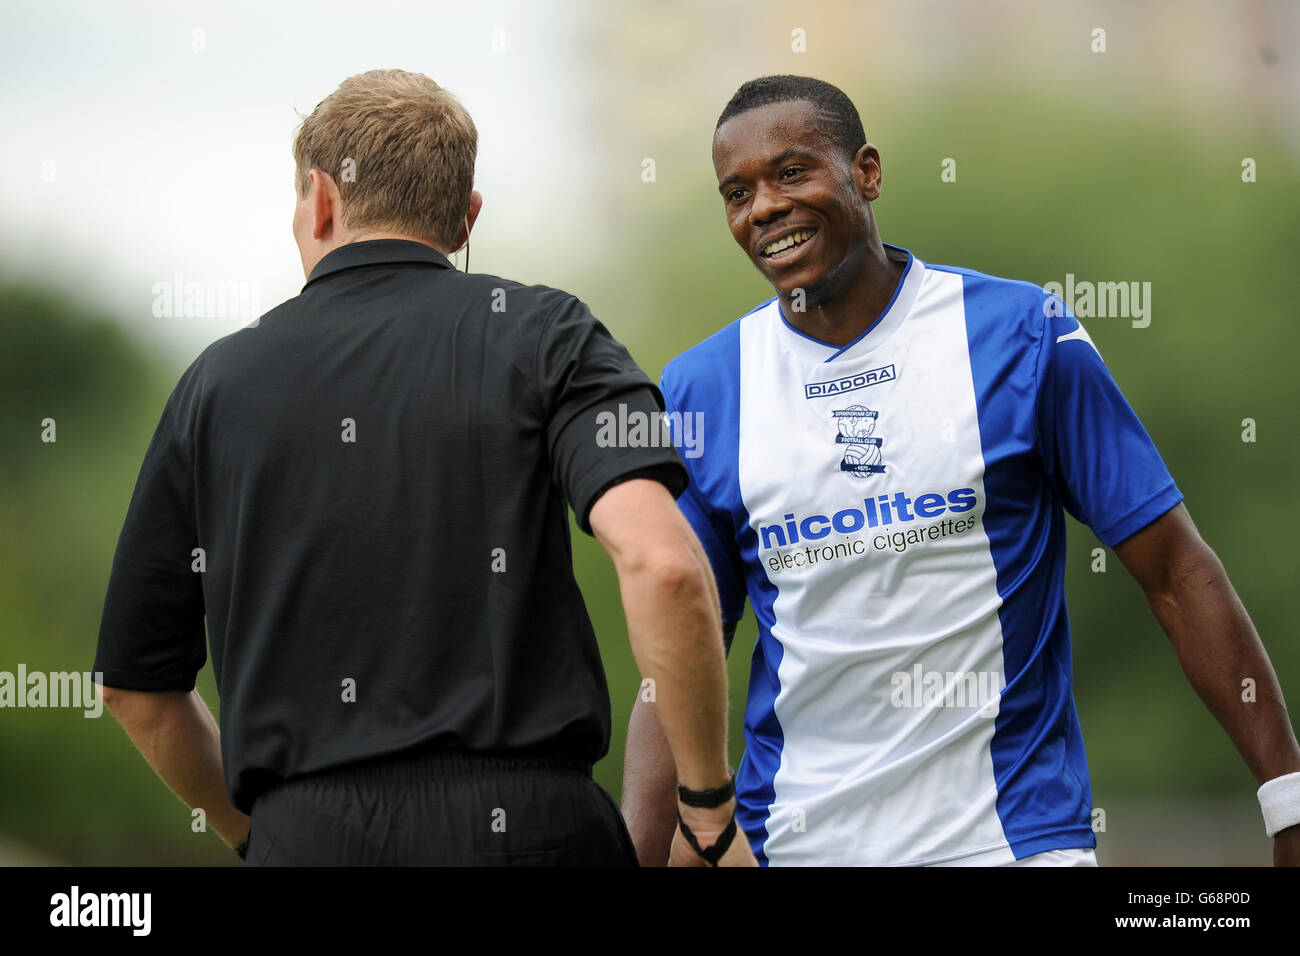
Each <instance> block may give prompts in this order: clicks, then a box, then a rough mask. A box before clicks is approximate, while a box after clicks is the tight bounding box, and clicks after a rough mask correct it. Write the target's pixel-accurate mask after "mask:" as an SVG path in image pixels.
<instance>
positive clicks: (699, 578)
mask: <svg viewBox="0 0 1300 956" xmlns="http://www.w3.org/2000/svg"><path fill="white" fill-rule="evenodd" d="M591 528H592V531H593V533H594V534H595V536H596V538H597V540H599V541H600V543H601V545H602V546H603V547H604V548H605V550H606V551H608V552H609V555H610V557H611V558H612V559H613V561H614V567H615V568H616V570H617V571H618V580H619V590H620V591H621V594H622V598H623V608H624V611H625V612H626V614H627V628H628V637H629V639H630V641H631V644H632V654H633V656H634V657H635V658H636V662H637V667H638V668H639V669H640V671H641V674H642V676H643V677H645V678H651V679H652V680H653V681H654V684H653V687H654V695H653V696H654V698H655V705H654V706H655V708H656V710H657V716H655V714H651V719H652V720H654V721H655V729H656V732H657V737H656V739H655V740H654V742H653V744H652V746H653V747H654V754H655V762H656V772H657V773H658V775H659V776H658V779H656V784H658V785H660V790H659V791H658V792H659V793H660V794H662V795H663V796H664V798H665V805H666V807H667V808H668V812H669V814H670V816H669V827H670V829H668V831H667V834H666V842H665V845H664V856H665V857H668V856H669V851H668V847H669V846H670V845H671V847H672V850H671V857H672V860H673V862H674V863H682V864H686V865H703V859H702V858H701V857H699V856H698V855H697V854H696V853H695V851H694V850H692V849H691V848H690V847H689V846H688V845H687V844H686V843H685V840H684V838H683V837H681V835H680V834H678V835H677V836H676V838H675V839H674V829H673V828H675V827H676V822H677V821H676V815H675V811H677V812H680V813H681V815H682V818H683V820H685V821H686V824H687V826H688V827H690V829H691V831H692V832H693V833H694V834H695V837H696V839H697V840H698V842H699V845H700V846H701V847H709V846H712V845H713V844H714V843H715V842H717V840H718V838H719V837H720V836H721V835H722V833H723V831H724V830H725V829H726V828H727V825H728V824H729V823H730V822H731V819H732V815H733V813H734V812H735V798H734V797H733V798H732V799H731V800H729V801H727V802H726V803H724V804H723V805H721V806H719V807H715V808H700V807H691V806H686V805H684V804H683V805H680V806H679V805H678V802H677V792H676V786H675V784H676V782H678V781H680V782H681V783H682V784H683V785H684V786H686V787H688V788H690V789H692V790H711V789H715V788H717V787H721V786H723V785H724V784H725V783H726V782H727V781H728V780H729V779H730V773H729V769H728V767H727V672H726V663H725V660H724V655H723V649H722V646H721V645H722V641H721V634H720V632H719V627H718V620H719V613H720V610H719V604H718V596H717V589H716V587H715V586H714V583H713V574H712V572H711V570H710V569H709V562H708V559H707V558H706V557H705V555H704V551H703V550H702V549H701V548H700V545H699V542H698V541H696V539H695V533H694V532H693V531H692V530H691V526H690V525H689V524H687V522H686V519H685V518H684V517H682V514H681V512H680V511H679V510H678V509H677V504H676V502H675V501H674V500H673V497H672V495H671V494H669V493H668V491H667V489H666V488H665V487H664V486H663V485H661V484H660V483H658V482H656V481H650V480H646V479H633V480H630V481H626V482H622V483H620V484H617V485H615V486H613V487H612V488H610V489H609V490H608V491H606V492H605V493H604V494H603V495H602V496H601V497H600V498H599V499H598V500H597V501H596V503H595V505H593V506H592V508H591ZM663 778H666V780H667V788H666V792H665V791H664V789H663V787H662V783H663ZM638 850H639V847H638ZM722 864H723V865H750V866H752V865H754V856H753V853H752V851H751V850H750V848H749V844H748V842H747V841H746V840H745V836H744V834H743V833H737V834H736V835H735V837H734V838H733V839H732V842H731V847H730V849H729V850H728V851H727V853H726V855H725V856H724V857H723V858H722Z"/></svg>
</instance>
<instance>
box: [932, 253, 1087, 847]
mask: <svg viewBox="0 0 1300 956" xmlns="http://www.w3.org/2000/svg"><path fill="white" fill-rule="evenodd" d="M940 268H942V267H940ZM943 271H952V272H956V273H959V274H961V275H962V282H963V300H964V305H965V314H966V334H967V340H968V348H969V354H970V365H971V375H972V380H973V383H974V387H975V402H976V410H977V414H978V421H979V431H980V445H981V450H982V454H983V457H984V462H985V470H984V493H985V501H986V506H985V513H984V519H983V523H984V530H985V533H986V534H987V535H988V539H989V550H990V552H991V554H992V558H993V564H994V567H995V569H996V571H997V588H998V595H999V597H1001V599H1002V605H1001V607H1000V609H999V611H998V618H999V622H1000V625H1001V629H1002V656H1003V669H1004V673H1005V676H1006V688H1005V689H1004V691H1003V694H1002V698H1001V701H1000V704H999V711H998V716H997V721H996V725H995V730H994V735H993V740H992V743H991V751H992V753H991V756H992V762H993V774H994V780H995V782H996V785H997V789H998V797H997V811H998V817H999V819H1000V820H1001V822H1002V827H1003V832H1004V833H1005V835H1006V838H1007V842H1008V843H1009V844H1010V846H1011V849H1012V851H1013V852H1014V853H1015V855H1016V858H1017V859H1023V858H1024V857H1027V856H1030V855H1032V854H1034V853H1037V852H1040V851H1042V850H1049V849H1063V848H1067V847H1086V848H1092V847H1095V846H1096V845H1097V840H1096V836H1095V834H1094V833H1093V831H1092V827H1091V806H1092V790H1091V786H1090V784H1089V779H1088V766H1087V759H1086V757H1085V755H1084V748H1083V736H1082V734H1081V732H1080V730H1079V720H1078V716H1077V713H1076V711H1075V705H1074V695H1073V691H1072V678H1071V673H1072V665H1071V651H1070V625H1069V620H1068V617H1067V614H1066V603H1065V515H1064V511H1063V510H1062V507H1061V503H1060V500H1059V499H1058V497H1057V496H1056V494H1055V492H1054V490H1053V488H1052V485H1051V483H1050V482H1048V481H1047V480H1045V477H1044V475H1043V473H1042V469H1041V464H1040V463H1038V461H1037V457H1036V456H1037V452H1038V449H1037V447H1036V446H1037V440H1036V423H1035V407H1036V402H1035V398H1036V396H1035V387H1036V382H1037V371H1036V368H1035V359H1036V357H1037V356H1038V354H1039V352H1040V349H1041V334H1042V332H1043V331H1044V328H1043V323H1042V321H1038V322H1034V321H1030V322H1023V321H1020V322H1018V321H1015V318H1014V316H1012V315H1010V314H1009V308H1008V285H1009V283H1008V282H1007V281H1006V280H994V279H991V278H989V277H985V276H980V275H979V274H978V273H972V272H968V271H966V270H959V269H952V270H947V269H944V270H943ZM1023 285H1025V286H1026V290H1025V291H1026V292H1027V293H1028V291H1029V287H1028V284H1027V283H1025V284H1023ZM1041 294H1042V293H1041V290H1037V291H1036V292H1034V293H1033V294H1027V295H1026V296H1025V303H1026V305H1025V307H1026V308H1027V309H1033V308H1035V307H1036V305H1037V303H1038V302H1039V301H1040V297H1041ZM1036 336H1038V340H1037V341H1035V340H1034V339H1035V337H1036Z"/></svg>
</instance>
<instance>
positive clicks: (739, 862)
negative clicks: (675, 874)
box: [668, 797, 758, 866]
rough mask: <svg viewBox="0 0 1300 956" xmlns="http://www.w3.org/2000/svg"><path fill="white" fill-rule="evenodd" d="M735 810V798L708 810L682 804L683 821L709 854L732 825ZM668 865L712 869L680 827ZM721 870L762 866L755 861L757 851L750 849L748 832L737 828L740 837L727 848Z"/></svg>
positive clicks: (720, 861)
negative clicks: (728, 826) (728, 867)
mask: <svg viewBox="0 0 1300 956" xmlns="http://www.w3.org/2000/svg"><path fill="white" fill-rule="evenodd" d="M735 808H736V800H735V798H734V797H733V798H732V799H731V800H728V801H727V802H726V803H725V804H724V805H723V806H720V807H708V808H704V807H690V806H686V805H685V804H678V810H679V812H680V813H681V815H682V819H683V820H685V821H686V825H687V826H688V827H690V828H691V833H693V834H694V835H695V839H696V841H697V842H698V843H699V844H700V847H701V848H703V849H705V850H707V849H708V848H709V847H711V846H713V844H714V843H716V842H717V840H718V837H720V836H722V831H723V830H725V829H726V828H727V824H728V823H730V822H731V815H732V813H733V812H734V811H735ZM668 865H669V866H708V865H709V861H708V860H706V859H704V857H702V856H700V855H699V854H698V853H696V852H695V851H694V850H693V849H691V845H690V843H688V842H687V841H686V837H685V836H684V835H683V834H682V828H681V826H680V825H679V826H678V827H677V829H676V832H674V833H673V845H672V848H671V849H670V850H669V851H668ZM718 866H758V861H757V860H755V859H754V851H753V850H751V849H750V848H749V839H748V838H747V837H746V836H745V831H744V830H741V829H740V828H739V825H737V829H736V835H735V836H734V837H733V838H732V840H731V846H729V847H727V852H726V853H724V854H723V855H722V859H721V860H719V861H718Z"/></svg>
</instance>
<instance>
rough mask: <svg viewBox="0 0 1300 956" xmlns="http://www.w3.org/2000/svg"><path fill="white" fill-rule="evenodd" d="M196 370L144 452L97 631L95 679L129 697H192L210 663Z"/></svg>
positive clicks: (174, 396)
mask: <svg viewBox="0 0 1300 956" xmlns="http://www.w3.org/2000/svg"><path fill="white" fill-rule="evenodd" d="M193 371H194V369H193V366H191V369H190V370H189V371H187V372H186V374H185V375H184V376H183V377H182V378H181V381H180V383H179V384H178V385H177V386H176V389H175V390H174V391H173V392H172V395H171V397H170V398H169V399H168V401H167V404H166V406H165V407H164V409H163V413H162V417H161V419H160V420H159V422H158V427H157V428H156V429H155V431H154V435H153V439H152V440H151V441H150V443H149V448H148V450H147V451H146V452H145V456H144V463H143V465H141V468H140V473H139V476H138V478H137V479H136V484H135V491H134V493H133V494H132V496H131V503H130V505H129V506H128V508H127V513H126V520H125V522H124V523H123V526H122V533H121V535H120V536H119V538H118V542H117V550H116V552H115V553H114V556H113V566H112V570H111V571H110V573H109V579H108V593H107V595H106V597H105V599H104V613H103V616H102V618H101V620H100V626H99V643H98V647H97V649H96V652H95V666H94V670H95V672H96V673H97V674H98V675H99V677H97V680H100V681H101V682H102V683H103V684H105V685H107V686H109V687H120V688H123V689H126V690H150V691H161V690H192V689H193V688H194V680H195V677H196V676H197V675H198V672H199V671H200V670H201V669H202V668H203V664H204V662H205V661H206V660H207V648H206V636H205V632H204V624H203V621H204V604H203V585H202V576H201V573H200V572H198V571H195V570H193V563H194V560H195V556H194V554H193V551H194V549H195V548H197V547H199V546H200V545H199V541H198V531H197V528H196V523H197V519H196V509H195V504H194V475H193V471H192V456H191V454H190V452H189V448H190V447H191V446H190V440H189V434H188V424H187V423H188V422H189V421H190V420H192V419H191V414H190V413H191V410H192V407H193V404H192V403H193V401H194V392H193V387H192V386H193V384H194V374H193Z"/></svg>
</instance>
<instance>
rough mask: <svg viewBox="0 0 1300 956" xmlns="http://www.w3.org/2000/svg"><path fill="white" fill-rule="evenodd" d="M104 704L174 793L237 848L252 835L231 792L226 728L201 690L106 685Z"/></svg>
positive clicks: (104, 688)
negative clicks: (224, 759)
mask: <svg viewBox="0 0 1300 956" xmlns="http://www.w3.org/2000/svg"><path fill="white" fill-rule="evenodd" d="M103 696H104V705H105V706H106V707H107V708H108V711H109V713H111V714H112V715H113V717H114V718H116V719H117V722H118V723H119V724H121V725H122V729H123V730H125V731H126V735H127V736H128V737H130V738H131V742H132V743H133V744H135V746H136V748H137V749H138V750H139V751H140V753H141V755H142V756H143V757H144V759H145V760H146V761H148V763H149V766H151V767H153V769H154V772H156V773H157V774H158V776H159V777H161V778H162V781H163V783H165V784H167V786H168V787H170V788H171V791H172V793H174V794H176V796H178V797H180V798H181V800H183V801H184V802H185V805H186V806H188V807H190V808H191V809H195V808H201V809H202V810H203V812H204V815H205V818H206V821H207V825H208V826H209V827H211V828H212V829H213V830H215V831H216V833H217V835H218V836H219V837H221V839H223V840H225V841H226V842H227V843H228V844H230V845H231V846H232V847H234V846H239V845H240V844H241V843H243V842H244V840H245V839H246V838H247V837H248V830H249V822H250V821H249V818H248V817H247V816H246V815H245V814H243V813H241V812H240V811H239V810H237V809H235V806H234V804H232V803H231V802H230V797H229V796H228V795H227V793H226V782H225V777H224V775H223V773H222V765H221V733H220V731H219V730H218V729H217V722H216V721H215V720H213V718H212V714H211V713H209V711H208V708H207V706H206V705H205V704H204V703H203V700H202V698H200V697H199V692H198V691H197V690H191V691H188V692H187V691H183V690H124V689H121V688H114V687H107V686H105V687H103Z"/></svg>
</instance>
